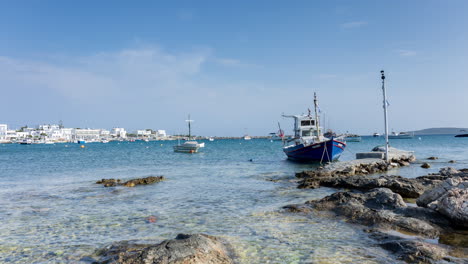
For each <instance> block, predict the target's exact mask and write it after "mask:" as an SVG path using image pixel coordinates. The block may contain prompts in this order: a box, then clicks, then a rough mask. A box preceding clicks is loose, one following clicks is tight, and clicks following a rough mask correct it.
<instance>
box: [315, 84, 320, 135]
mask: <svg viewBox="0 0 468 264" xmlns="http://www.w3.org/2000/svg"><path fill="white" fill-rule="evenodd" d="M314 109H315V127H316V129H317V139H318V138H319V137H320V131H319V127H320V126H319V120H318V114H317V94H316V93H314Z"/></svg>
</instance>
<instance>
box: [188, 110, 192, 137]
mask: <svg viewBox="0 0 468 264" xmlns="http://www.w3.org/2000/svg"><path fill="white" fill-rule="evenodd" d="M187 122H188V139H189V140H190V139H191V137H192V134H191V131H190V123H191V122H192V120H190V115H188V120H187Z"/></svg>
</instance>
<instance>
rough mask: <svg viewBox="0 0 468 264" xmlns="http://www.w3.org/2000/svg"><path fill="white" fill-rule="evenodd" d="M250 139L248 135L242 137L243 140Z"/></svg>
mask: <svg viewBox="0 0 468 264" xmlns="http://www.w3.org/2000/svg"><path fill="white" fill-rule="evenodd" d="M251 139H252V138H251V137H250V136H249V135H245V136H244V140H251Z"/></svg>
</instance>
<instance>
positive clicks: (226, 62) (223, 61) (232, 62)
mask: <svg viewBox="0 0 468 264" xmlns="http://www.w3.org/2000/svg"><path fill="white" fill-rule="evenodd" d="M213 60H214V62H216V63H217V64H220V65H222V66H226V67H241V68H262V66H260V65H257V64H253V63H247V62H242V61H240V60H237V59H229V58H214V59H213Z"/></svg>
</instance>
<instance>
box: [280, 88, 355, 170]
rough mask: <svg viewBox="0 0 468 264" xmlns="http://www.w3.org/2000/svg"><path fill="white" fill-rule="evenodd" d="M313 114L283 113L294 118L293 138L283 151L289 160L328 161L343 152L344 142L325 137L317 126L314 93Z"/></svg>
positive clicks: (336, 157)
mask: <svg viewBox="0 0 468 264" xmlns="http://www.w3.org/2000/svg"><path fill="white" fill-rule="evenodd" d="M314 106H315V116H314V117H312V116H311V114H310V111H309V114H308V115H289V116H288V115H283V117H290V118H293V119H294V138H293V139H291V140H287V141H286V142H287V143H290V145H287V146H285V147H283V151H284V153H285V154H286V155H287V156H288V158H289V159H291V160H297V161H302V162H330V161H334V160H337V159H338V158H339V157H340V155H341V153H343V151H344V149H345V147H346V143H344V142H342V141H339V140H337V139H335V138H333V137H332V138H326V137H324V136H323V134H322V132H321V128H320V126H319V117H318V114H317V96H316V94H315V93H314Z"/></svg>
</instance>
